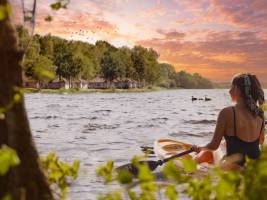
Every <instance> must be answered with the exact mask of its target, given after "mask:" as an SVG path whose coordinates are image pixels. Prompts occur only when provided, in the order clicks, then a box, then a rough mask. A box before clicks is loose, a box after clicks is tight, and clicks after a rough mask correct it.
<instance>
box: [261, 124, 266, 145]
mask: <svg viewBox="0 0 267 200" xmlns="http://www.w3.org/2000/svg"><path fill="white" fill-rule="evenodd" d="M264 141H265V126H264V125H263V128H262V130H261V135H260V144H263V143H264Z"/></svg>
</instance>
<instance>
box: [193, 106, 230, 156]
mask: <svg viewBox="0 0 267 200" xmlns="http://www.w3.org/2000/svg"><path fill="white" fill-rule="evenodd" d="M226 119H227V108H224V109H223V110H221V112H220V113H219V115H218V118H217V123H216V128H215V132H214V135H213V138H212V140H211V142H210V143H208V144H207V145H205V146H204V147H193V148H195V149H194V150H195V151H197V152H198V151H200V150H204V149H209V150H216V149H218V147H219V145H220V143H221V140H222V137H223V136H224V134H225V130H226V121H227V120H226Z"/></svg>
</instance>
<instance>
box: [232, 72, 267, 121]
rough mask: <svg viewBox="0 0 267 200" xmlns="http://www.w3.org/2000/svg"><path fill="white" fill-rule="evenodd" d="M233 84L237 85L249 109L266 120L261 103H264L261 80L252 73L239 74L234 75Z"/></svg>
mask: <svg viewBox="0 0 267 200" xmlns="http://www.w3.org/2000/svg"><path fill="white" fill-rule="evenodd" d="M233 84H234V85H236V86H237V87H238V88H239V89H240V91H241V95H242V98H243V99H244V102H245V105H246V107H247V109H248V110H249V111H250V112H251V113H252V114H253V115H254V116H255V117H256V116H260V117H261V118H262V119H263V120H264V111H263V110H262V109H261V105H263V104H264V102H265V99H264V91H263V89H262V87H261V85H260V82H259V80H258V79H257V77H256V76H255V75H252V74H239V75H237V76H235V77H234V80H233Z"/></svg>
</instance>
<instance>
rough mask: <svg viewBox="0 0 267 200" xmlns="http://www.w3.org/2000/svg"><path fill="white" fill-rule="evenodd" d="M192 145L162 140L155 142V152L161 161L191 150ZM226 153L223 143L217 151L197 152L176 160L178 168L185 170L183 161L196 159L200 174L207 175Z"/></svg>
mask: <svg viewBox="0 0 267 200" xmlns="http://www.w3.org/2000/svg"><path fill="white" fill-rule="evenodd" d="M191 147H192V145H191V144H187V143H184V142H181V141H177V140H171V139H160V140H156V141H155V142H154V152H155V154H156V155H157V156H158V157H159V158H160V159H165V158H168V157H171V156H173V155H176V154H179V153H181V152H183V151H186V150H189V149H190V148H191ZM225 152H226V149H225V144H224V143H222V144H221V145H220V147H219V148H218V149H217V150H216V151H211V150H206V151H202V152H200V153H199V154H196V153H195V152H193V153H190V154H187V155H184V156H182V157H179V158H177V159H175V160H174V162H175V164H176V165H177V167H178V168H180V169H183V165H182V163H181V159H190V158H192V159H195V160H196V161H197V162H198V163H199V164H198V166H197V169H198V171H197V172H198V173H199V174H205V173H207V172H208V170H209V169H210V168H213V167H214V166H215V165H217V164H219V163H220V161H221V160H222V158H223V157H224V155H225Z"/></svg>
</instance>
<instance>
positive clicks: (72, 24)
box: [11, 0, 267, 82]
mask: <svg viewBox="0 0 267 200" xmlns="http://www.w3.org/2000/svg"><path fill="white" fill-rule="evenodd" d="M11 1H12V0H11ZM25 1H26V2H27V1H28V2H29V0H25ZM37 1H38V5H37V9H38V10H37V24H36V31H35V32H36V33H39V34H47V33H51V34H53V35H57V36H60V37H64V38H67V39H74V40H82V41H87V42H89V43H95V41H97V40H106V41H108V42H110V43H112V44H113V45H115V46H118V47H119V46H123V45H126V46H129V47H133V46H134V45H142V46H145V47H152V48H154V49H155V50H157V51H158V52H159V54H160V61H161V62H168V63H171V64H173V65H174V66H175V68H176V70H177V71H179V70H186V71H188V72H190V73H195V72H197V73H200V74H201V75H203V76H205V77H207V78H209V79H211V80H213V81H230V79H231V77H232V75H233V74H235V73H238V72H251V73H255V74H257V75H258V76H259V77H260V79H261V80H262V81H264V82H267V0H102V1H101V0H71V3H70V4H69V6H68V9H66V10H60V11H52V10H51V9H50V7H49V5H50V4H51V3H53V2H55V1H52V0H37ZM13 2H14V3H15V4H16V6H15V8H14V13H15V15H16V16H19V15H20V14H21V9H20V6H19V4H20V2H21V1H20V0H13ZM48 14H50V15H51V16H52V17H53V21H52V22H46V21H45V20H44V18H45V17H46V16H47V15H48Z"/></svg>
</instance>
